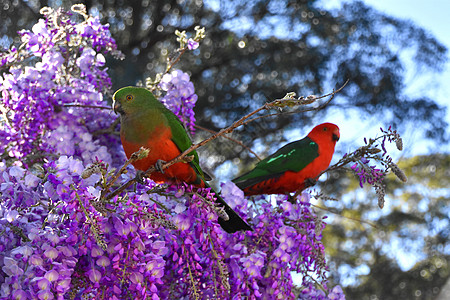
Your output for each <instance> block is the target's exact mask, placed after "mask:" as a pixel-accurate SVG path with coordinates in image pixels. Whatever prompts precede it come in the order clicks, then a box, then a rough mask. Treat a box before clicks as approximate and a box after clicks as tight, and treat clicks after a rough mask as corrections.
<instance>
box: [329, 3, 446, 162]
mask: <svg viewBox="0 0 450 300" xmlns="http://www.w3.org/2000/svg"><path fill="white" fill-rule="evenodd" d="M344 2H349V1H343V0H323V5H324V6H326V7H339V6H340V5H341V4H342V3H344ZM363 2H364V3H366V4H368V5H369V6H372V7H374V8H376V9H377V10H379V11H381V12H383V13H385V14H387V15H390V16H393V17H397V18H401V19H409V20H412V21H413V22H414V23H416V24H417V25H419V26H420V27H422V28H424V29H425V30H427V31H428V32H430V33H431V34H432V35H433V36H434V37H435V38H436V39H437V40H438V41H439V42H441V43H442V44H444V45H445V46H446V47H447V48H448V49H449V54H448V55H447V56H448V57H450V30H449V28H450V18H449V12H450V0H428V1H424V0H363ZM406 84H407V88H406V93H407V94H408V95H411V96H417V95H419V94H421V95H425V96H428V97H430V98H432V99H435V100H437V102H438V103H440V104H442V105H445V106H446V107H447V116H446V121H447V123H449V124H450V60H449V61H448V62H447V63H446V65H445V67H444V71H443V73H435V74H429V76H428V77H427V78H426V79H425V80H423V79H421V78H417V77H415V76H414V75H413V76H412V78H410V80H409V81H408V80H407V81H406ZM425 117H426V116H424V118H425ZM352 126H353V125H352V124H350V123H348V122H347V123H345V122H344V124H342V127H343V128H342V129H343V130H345V129H346V128H348V129H350V130H351V129H352ZM342 129H341V131H342ZM411 131H412V132H414V130H411ZM407 134H408V135H409V136H406V137H404V139H405V140H406V141H407V143H408V141H409V145H408V144H407V145H406V147H405V148H409V149H413V150H410V151H408V153H406V156H414V155H421V154H428V153H430V152H433V151H436V147H435V145H434V144H432V143H433V142H428V143H423V142H422V137H420V136H417V135H416V136H413V133H407ZM408 146H410V147H408ZM440 150H441V152H446V153H449V152H450V145H446V146H442V148H441V149H440Z"/></svg>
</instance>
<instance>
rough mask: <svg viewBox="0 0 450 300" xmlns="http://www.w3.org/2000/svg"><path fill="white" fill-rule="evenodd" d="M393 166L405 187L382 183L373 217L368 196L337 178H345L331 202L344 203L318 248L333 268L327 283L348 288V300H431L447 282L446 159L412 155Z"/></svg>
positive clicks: (449, 234) (449, 274)
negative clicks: (380, 203)
mask: <svg viewBox="0 0 450 300" xmlns="http://www.w3.org/2000/svg"><path fill="white" fill-rule="evenodd" d="M399 166H400V167H401V168H402V170H404V171H405V174H406V175H407V176H408V182H407V183H406V184H399V181H398V180H394V178H393V176H392V177H388V179H387V180H386V190H387V196H386V199H387V200H386V201H387V203H388V204H387V205H386V207H385V210H386V211H383V212H382V213H381V214H374V211H373V206H374V203H375V202H376V199H375V197H374V196H370V195H371V194H370V193H361V191H359V189H360V188H359V186H358V185H357V184H356V183H355V182H354V181H352V180H351V179H350V178H348V177H347V176H345V174H341V178H342V177H347V179H345V180H340V181H339V184H341V185H343V187H342V189H341V190H340V192H338V193H335V196H336V197H338V198H339V197H341V196H342V197H344V199H347V201H345V200H344V203H340V204H339V205H336V207H335V208H334V209H335V211H336V212H338V213H339V214H341V215H342V216H343V218H342V217H338V220H339V221H335V222H333V225H332V226H328V227H327V229H326V231H325V244H326V245H328V246H330V249H333V250H331V251H330V252H329V255H330V257H331V259H332V261H333V263H332V265H335V266H336V267H339V268H341V270H339V268H338V269H337V271H338V272H336V271H335V272H333V273H334V275H335V276H333V278H337V279H338V280H337V281H338V282H340V283H341V284H342V283H345V282H346V283H347V284H350V286H349V287H348V288H347V289H346V290H345V291H346V295H347V296H348V297H349V298H350V299H373V297H376V298H377V299H398V298H400V299H434V298H435V297H436V296H437V295H438V294H439V292H440V291H441V288H442V286H443V285H444V284H445V282H446V281H447V279H448V278H449V277H450V268H449V255H450V252H449V247H450V243H449V241H450V230H449V228H450V217H449V216H450V210H449V207H448V205H447V203H448V201H449V200H450V191H449V188H448V187H449V186H450V176H449V175H450V173H449V170H450V156H449V155H448V154H434V155H429V156H416V157H412V158H410V159H406V160H404V161H403V162H402V163H401V164H399ZM343 194H345V195H346V196H343ZM347 217H348V218H352V219H353V220H352V219H346V218H347ZM355 219H357V220H363V221H368V222H370V224H374V225H375V226H376V227H377V228H373V227H371V226H369V225H367V224H364V223H360V222H357V221H355ZM344 269H345V270H346V272H344V273H343V272H342V270H344ZM335 270H336V269H335ZM344 274H345V275H344Z"/></svg>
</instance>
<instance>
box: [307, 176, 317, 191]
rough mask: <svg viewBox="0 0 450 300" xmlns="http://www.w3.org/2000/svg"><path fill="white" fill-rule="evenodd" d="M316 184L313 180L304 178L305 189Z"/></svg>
mask: <svg viewBox="0 0 450 300" xmlns="http://www.w3.org/2000/svg"><path fill="white" fill-rule="evenodd" d="M316 182H317V181H315V180H314V179H313V178H306V179H305V189H306V188H309V187H310V186H315V185H316Z"/></svg>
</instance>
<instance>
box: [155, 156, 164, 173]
mask: <svg viewBox="0 0 450 300" xmlns="http://www.w3.org/2000/svg"><path fill="white" fill-rule="evenodd" d="M165 163H166V161H164V160H162V159H158V160H157V161H156V163H155V169H156V171H158V172H160V173H161V174H164V170H163V168H162V165H163V164H165Z"/></svg>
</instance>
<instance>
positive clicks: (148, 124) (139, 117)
mask: <svg viewBox="0 0 450 300" xmlns="http://www.w3.org/2000/svg"><path fill="white" fill-rule="evenodd" d="M113 108H114V111H115V112H116V113H119V114H120V122H121V126H120V139H121V141H122V146H123V149H124V150H125V154H126V156H127V158H130V156H131V154H133V153H134V152H136V151H138V150H139V149H140V148H141V147H145V148H147V149H149V150H150V151H149V154H148V156H147V157H145V158H143V159H141V160H138V161H136V162H134V163H132V164H133V166H134V167H135V168H136V169H137V170H140V171H147V170H148V169H149V168H150V167H151V166H154V165H155V164H156V163H157V162H158V161H160V160H162V161H170V160H172V159H174V158H175V157H177V156H178V155H180V154H181V153H182V152H184V151H185V150H186V149H188V148H189V147H190V146H191V145H192V142H191V140H190V138H189V136H188V134H187V132H186V130H185V128H184V127H183V125H182V123H181V122H180V120H179V119H178V117H177V116H176V115H175V114H173V113H172V112H171V111H170V110H168V109H167V108H166V107H165V106H164V105H163V104H162V103H161V102H159V101H158V100H157V99H156V98H155V96H154V95H153V94H152V93H151V92H150V91H149V90H147V89H145V88H140V87H124V88H121V89H119V90H118V91H116V93H115V94H114V96H113ZM189 155H193V156H194V159H193V160H192V161H191V162H190V163H185V162H179V163H176V164H174V165H172V166H170V167H169V168H167V169H165V170H164V171H163V172H153V173H151V174H150V178H151V179H152V180H154V181H155V182H157V183H164V182H166V183H179V182H186V183H188V184H192V185H194V186H196V187H199V188H204V187H210V186H209V185H208V184H207V183H206V180H210V177H209V176H208V175H206V174H205V173H204V172H203V171H202V169H201V168H200V165H199V158H198V154H197V152H196V151H192V152H191V153H189ZM216 198H217V200H216V201H217V203H218V204H219V206H221V207H223V208H224V210H225V212H226V214H227V215H228V217H229V220H224V219H222V218H220V216H219V224H220V225H221V226H222V228H223V229H224V230H225V231H226V232H229V233H233V232H236V231H238V230H252V229H251V227H250V226H249V225H248V224H247V223H246V222H245V221H244V220H242V218H241V217H240V216H239V215H238V214H237V213H236V212H235V211H234V210H233V209H232V208H231V207H230V206H228V204H227V203H226V202H225V201H224V200H223V199H222V198H221V197H220V196H219V195H218V194H217V193H216Z"/></svg>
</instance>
